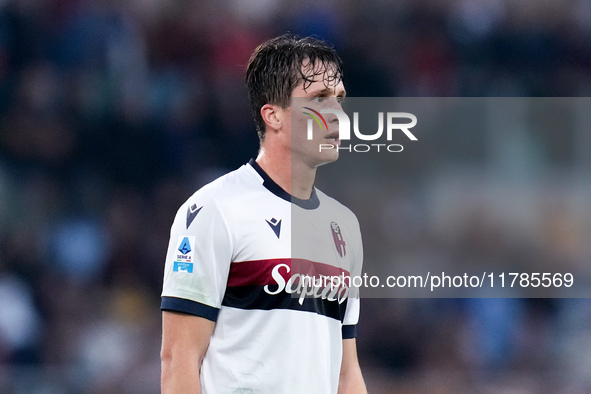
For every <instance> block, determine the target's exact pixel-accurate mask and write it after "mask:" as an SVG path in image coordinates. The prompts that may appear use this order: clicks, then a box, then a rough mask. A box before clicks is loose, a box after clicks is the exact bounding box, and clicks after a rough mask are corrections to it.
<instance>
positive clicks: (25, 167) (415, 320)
mask: <svg viewBox="0 0 591 394" xmlns="http://www.w3.org/2000/svg"><path fill="white" fill-rule="evenodd" d="M287 31H290V32H293V33H297V34H299V35H309V34H315V35H317V36H319V37H321V38H325V39H326V40H328V41H329V42H332V43H334V45H335V47H336V49H337V50H338V52H339V53H340V55H341V56H342V57H343V59H344V62H345V84H346V86H347V90H348V95H350V96H371V97H376V96H380V97H381V96H589V94H590V93H591V1H589V0H568V1H560V2H558V1H550V0H543V1H533V0H532V1H516V0H515V1H511V0H505V1H503V0H454V1H445V2H432V1H419V0H403V1H395V2H388V1H378V0H375V1H369V2H356V1H353V0H346V1H334V0H332V1H322V2H319V1H310V0H303V1H274V0H257V1H254V2H252V1H247V0H231V1H227V2H216V1H213V0H206V1H199V2H187V1H179V0H173V1H161V0H138V1H133V2H118V1H114V0H107V1H98V2H92V1H86V0H2V1H0V392H2V393H48V394H50V393H51V394H52V393H156V392H159V373H160V372H159V368H160V366H159V347H160V311H159V294H160V287H161V276H162V270H163V263H164V261H163V259H164V255H165V251H166V246H167V242H168V232H169V227H170V224H171V222H172V219H173V216H174V214H175V212H176V209H177V208H178V206H179V205H180V204H181V203H182V202H183V201H184V200H185V199H186V198H187V197H188V196H189V195H190V194H192V192H193V191H194V190H196V189H197V188H199V187H200V186H201V185H203V184H204V183H206V182H207V181H209V180H211V179H213V178H215V177H216V176H217V175H220V174H222V173H224V172H226V171H228V170H231V169H234V168H236V167H238V166H239V165H241V164H243V163H245V162H246V161H248V159H249V158H250V157H253V156H254V155H255V154H256V150H257V148H258V141H257V138H256V133H255V131H254V127H253V123H252V121H251V116H250V113H249V109H248V103H247V97H246V90H245V88H244V83H243V71H244V65H245V64H246V62H247V60H248V57H249V55H250V53H251V52H252V50H253V49H254V48H255V47H256V45H258V44H259V43H260V42H262V41H263V40H265V39H267V38H270V37H272V36H275V35H278V34H281V33H284V32H287ZM569 154H570V153H569V152H568V151H567V152H566V153H565V155H566V156H568V155H569ZM452 159H453V158H452ZM587 163H588V162H587ZM558 164H560V165H563V164H564V163H558ZM550 167H551V168H550V169H551V170H554V169H555V168H554V165H553V164H552V163H551V164H550ZM556 167H559V165H556ZM569 168H570V167H569V166H568V160H567V165H566V166H562V167H561V169H562V171H566V172H568V171H569ZM586 174H587V175H589V172H587V173H586ZM458 177H459V178H461V174H460V175H458ZM586 179H587V180H588V179H589V178H588V177H587V178H586ZM400 182H401V184H403V185H404V187H402V188H400V189H396V188H391V189H388V192H389V193H390V194H388V195H387V196H382V197H383V198H382V199H380V200H376V203H380V204H384V205H385V206H387V207H390V208H391V210H390V211H389V212H391V214H392V215H391V216H390V217H391V218H393V220H400V221H401V222H402V223H404V225H405V226H408V227H407V228H409V229H416V228H417V226H420V223H421V215H420V213H417V212H416V210H415V211H413V208H416V206H412V204H411V205H410V206H409V205H408V204H407V205H405V204H404V202H408V200H405V193H408V192H409V190H412V189H413V187H414V186H415V184H413V183H412V180H408V179H406V180H405V179H404V178H401V181H400ZM417 193H420V191H419V192H417ZM336 197H337V198H338V195H337V196H336ZM398 203H400V206H399V207H396V204H398ZM406 208H408V209H409V210H408V211H406V210H405V209H406ZM587 208H588V206H587ZM551 213H552V212H551ZM553 213H556V212H553ZM357 214H358V216H360V220H362V223H363V219H362V217H363V213H362V212H357ZM458 214H461V213H458ZM570 214H572V212H571V213H570ZM579 214H580V212H576V213H575V215H574V216H575V217H579V218H581V217H582V216H581V215H579ZM466 215H467V216H466V220H467V221H469V220H472V222H471V224H469V225H468V227H461V228H459V229H458V230H457V231H458V232H459V233H458V234H455V235H456V237H455V238H454V239H458V240H459V241H458V242H456V243H454V245H455V247H456V249H455V252H456V253H457V254H456V258H459V259H461V258H467V259H468V258H469V259H475V260H478V259H487V258H504V256H507V255H511V256H513V257H514V256H516V255H515V254H512V253H513V250H511V247H512V246H514V245H513V244H512V243H506V242H505V243H504V242H498V243H497V241H498V240H499V239H500V238H499V237H501V235H500V234H499V233H498V230H499V229H494V228H492V229H491V228H490V227H487V226H486V223H487V221H486V220H484V219H483V218H482V217H480V218H479V216H478V212H476V213H475V212H474V211H468V212H466ZM569 217H570V216H569ZM375 219H376V220H377V221H379V220H380V218H375ZM548 219H549V220H550V219H552V220H553V222H552V225H550V226H549V231H550V232H552V231H554V233H552V234H550V235H549V239H551V240H553V239H557V241H556V242H555V243H554V244H552V245H550V246H549V249H548V250H547V252H548V253H553V252H556V254H557V256H559V257H557V258H558V259H560V258H562V257H563V254H561V253H562V252H563V251H565V252H564V256H566V257H564V258H565V259H569V258H570V259H576V260H578V261H586V262H588V259H589V257H590V255H591V254H590V253H589V249H588V247H586V248H585V246H586V245H585V244H586V243H588V239H589V238H585V237H586V236H589V235H590V234H589V232H588V230H589V223H588V222H585V223H584V224H583V225H581V226H578V227H577V226H575V225H572V223H571V222H569V221H566V222H565V220H566V219H565V218H564V217H562V216H560V211H558V212H557V213H556V215H554V216H553V217H549V218H548ZM365 220H367V219H365ZM400 228H402V227H400ZM400 231H402V233H404V231H403V230H400ZM363 235H364V239H375V238H376V237H378V238H379V236H380V235H379V234H373V233H365V232H364V234H363ZM585 239H586V241H585ZM573 240H575V241H573ZM577 240H578V241H577ZM416 241H417V239H416V238H414V239H413V238H412V237H411V238H408V237H404V236H400V237H398V238H393V239H390V240H388V242H391V245H392V246H391V250H392V251H393V253H394V254H395V253H396V251H397V250H401V251H403V252H405V253H407V254H409V253H414V254H417V253H425V254H429V253H431V254H432V255H436V253H433V250H435V249H436V248H437V245H434V244H428V243H427V244H426V246H422V247H416V245H418V243H417V244H413V245H414V246H415V247H409V246H408V243H409V242H416ZM431 241H433V240H431ZM370 242H371V241H370ZM433 242H435V243H436V241H433ZM421 245H425V244H421ZM565 245H566V246H565ZM573 245H574V246H573ZM581 245H582V246H581ZM502 248H506V249H507V250H505V249H502ZM572 250H575V252H573V254H574V256H573V255H572V254H569V253H570V252H572ZM519 252H523V251H522V250H520V251H518V252H516V253H519ZM524 253H528V251H527V250H526V251H525V252H524ZM369 255H370V256H371V253H369ZM517 256H519V254H517ZM364 305H366V306H364V308H363V310H364V311H363V314H362V323H361V324H360V329H359V333H360V338H359V352H360V358H361V360H362V363H363V365H364V370H365V371H366V372H365V373H366V379H367V381H368V386H369V387H370V388H371V389H372V390H373V391H372V392H374V393H389V392H406V393H422V392H430V393H458V392H482V393H489V392H490V393H498V392H515V393H535V392H540V393H541V392H545V393H548V392H565V393H566V392H568V393H585V392H590V390H591V378H590V376H591V350H590V349H591V330H590V328H589V321H590V320H589V319H590V318H591V303H589V302H588V300H567V301H564V300H561V301H559V300H519V299H511V300H478V299H473V300H409V299H392V300H382V301H379V302H378V301H376V300H366V302H365V304H364ZM556 363H558V364H559V365H560V366H561V367H562V368H563V369H562V370H561V369H558V370H556V369H555V367H556V365H557V364H556ZM550 372H552V373H550ZM557 373H558V374H562V376H561V378H560V379H558V378H557V377H556V374H557ZM567 383H568V384H567ZM542 385H544V386H542ZM394 387H397V388H398V390H399V391H394ZM467 387H471V388H472V389H470V390H468V389H466V388H467Z"/></svg>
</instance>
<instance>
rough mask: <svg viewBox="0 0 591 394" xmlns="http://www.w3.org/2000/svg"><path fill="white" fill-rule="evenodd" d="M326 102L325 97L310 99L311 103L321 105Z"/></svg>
mask: <svg viewBox="0 0 591 394" xmlns="http://www.w3.org/2000/svg"><path fill="white" fill-rule="evenodd" d="M325 100H326V97H322V96H316V97H314V98H313V99H312V101H314V102H316V103H323V102H324V101H325Z"/></svg>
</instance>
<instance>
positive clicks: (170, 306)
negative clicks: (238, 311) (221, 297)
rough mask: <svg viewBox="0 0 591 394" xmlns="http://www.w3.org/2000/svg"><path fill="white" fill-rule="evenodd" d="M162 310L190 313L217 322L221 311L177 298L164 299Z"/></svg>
mask: <svg viewBox="0 0 591 394" xmlns="http://www.w3.org/2000/svg"><path fill="white" fill-rule="evenodd" d="M160 309H162V310H163V311H172V312H181V313H188V314H190V315H195V316H199V317H204V318H206V319H207V320H211V321H212V322H216V321H217V319H218V314H219V313H220V310H219V309H218V308H214V307H212V306H209V305H205V304H202V303H200V302H196V301H191V300H187V299H184V298H177V297H162V304H161V306H160Z"/></svg>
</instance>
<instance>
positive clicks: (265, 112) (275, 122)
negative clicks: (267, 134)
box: [261, 104, 283, 131]
mask: <svg viewBox="0 0 591 394" xmlns="http://www.w3.org/2000/svg"><path fill="white" fill-rule="evenodd" d="M280 110H281V107H280V106H278V105H272V104H265V105H263V106H262V107H261V116H262V117H263V121H264V122H265V124H266V125H267V127H268V128H269V129H271V130H274V131H279V130H281V127H282V123H283V122H282V116H281V113H280V112H281V111H280Z"/></svg>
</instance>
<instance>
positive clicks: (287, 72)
mask: <svg viewBox="0 0 591 394" xmlns="http://www.w3.org/2000/svg"><path fill="white" fill-rule="evenodd" d="M318 77H320V79H321V80H324V82H325V84H326V85H327V86H334V85H336V84H338V83H339V82H340V81H341V79H342V78H343V62H342V60H341V58H339V56H338V55H337V53H336V51H335V50H334V49H333V48H332V47H331V46H329V45H328V44H327V43H326V42H324V41H321V40H319V39H317V38H313V37H304V38H300V37H298V36H294V35H291V34H284V35H281V36H279V37H275V38H272V39H270V40H268V41H266V42H264V43H262V44H261V45H259V46H258V47H257V49H255V51H254V52H253V53H252V55H251V57H250V60H249V61H248V65H247V67H246V85H247V87H248V97H249V99H250V107H251V110H252V115H253V117H254V121H255V124H256V129H257V133H258V135H259V139H260V141H261V142H262V141H263V139H264V138H265V122H264V120H263V117H262V116H261V108H262V107H263V106H264V105H265V104H273V105H280V106H281V108H288V107H289V105H290V99H291V94H292V92H293V90H294V88H295V87H296V86H298V84H299V83H300V82H302V81H303V82H304V89H307V88H308V87H309V86H310V85H311V84H312V83H313V82H315V81H317V80H318V79H317V78H318Z"/></svg>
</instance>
